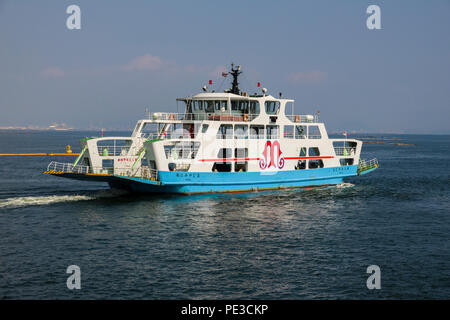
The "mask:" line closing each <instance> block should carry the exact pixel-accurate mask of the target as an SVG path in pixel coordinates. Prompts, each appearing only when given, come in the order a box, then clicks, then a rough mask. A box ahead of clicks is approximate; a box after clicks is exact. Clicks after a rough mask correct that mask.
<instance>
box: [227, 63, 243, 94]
mask: <svg viewBox="0 0 450 320" xmlns="http://www.w3.org/2000/svg"><path fill="white" fill-rule="evenodd" d="M240 70H241V66H237V67H236V68H234V63H231V71H230V72H228V74H231V75H232V76H233V82H232V88H231V90H230V91H229V92H230V93H234V94H240V90H239V82H238V76H239V75H240V74H241V73H242V71H240Z"/></svg>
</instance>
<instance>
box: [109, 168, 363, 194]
mask: <svg viewBox="0 0 450 320" xmlns="http://www.w3.org/2000/svg"><path fill="white" fill-rule="evenodd" d="M357 169H358V166H356V165H355V166H345V167H332V168H320V169H308V170H292V171H287V170H286V171H276V172H273V173H272V172H271V173H272V174H269V173H268V172H262V173H261V172H180V171H159V172H158V176H159V180H160V182H158V181H151V180H147V179H141V178H134V177H118V176H116V177H117V178H121V179H122V182H124V185H126V186H127V188H129V189H130V190H132V191H134V192H151V193H153V192H157V193H187V194H190V193H209V192H239V191H256V190H258V191H260V190H265V189H280V188H301V187H308V186H311V187H313V186H322V185H335V184H339V183H341V182H342V179H343V178H345V177H350V176H355V175H357Z"/></svg>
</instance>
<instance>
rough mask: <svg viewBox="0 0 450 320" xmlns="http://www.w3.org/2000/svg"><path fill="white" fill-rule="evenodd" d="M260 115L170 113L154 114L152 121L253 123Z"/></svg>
mask: <svg viewBox="0 0 450 320" xmlns="http://www.w3.org/2000/svg"><path fill="white" fill-rule="evenodd" d="M258 116H259V114H217V113H207V112H206V113H169V112H154V113H152V116H151V119H153V120H160V121H184V120H186V121H193V120H196V121H201V120H209V121H240V122H248V121H252V120H253V119H255V118H256V117H258Z"/></svg>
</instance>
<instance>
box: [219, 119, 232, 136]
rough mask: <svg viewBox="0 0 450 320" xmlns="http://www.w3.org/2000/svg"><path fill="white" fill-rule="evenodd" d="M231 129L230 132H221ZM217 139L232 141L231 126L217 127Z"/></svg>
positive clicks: (222, 125)
mask: <svg viewBox="0 0 450 320" xmlns="http://www.w3.org/2000/svg"><path fill="white" fill-rule="evenodd" d="M229 127H231V130H226V129H225V130H223V129H222V128H229ZM216 138H217V139H233V125H232V124H228V123H224V124H221V125H220V126H219V129H218V130H217V134H216Z"/></svg>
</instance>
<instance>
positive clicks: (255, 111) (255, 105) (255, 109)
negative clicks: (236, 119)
mask: <svg viewBox="0 0 450 320" xmlns="http://www.w3.org/2000/svg"><path fill="white" fill-rule="evenodd" d="M249 108H250V109H249V113H250V114H252V115H259V113H260V112H261V111H260V107H259V101H256V100H250V101H249Z"/></svg>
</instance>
